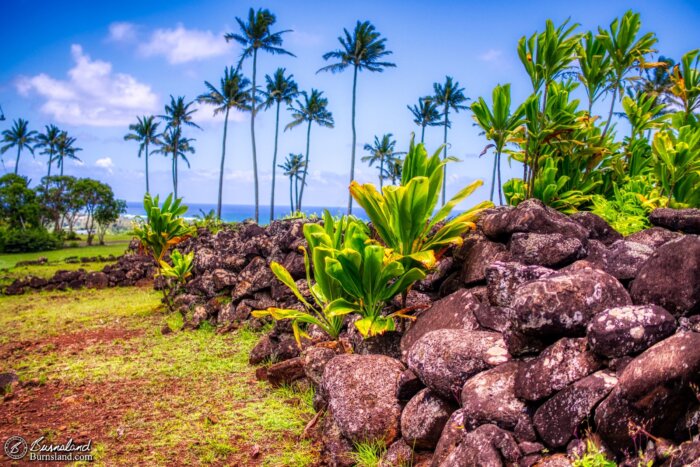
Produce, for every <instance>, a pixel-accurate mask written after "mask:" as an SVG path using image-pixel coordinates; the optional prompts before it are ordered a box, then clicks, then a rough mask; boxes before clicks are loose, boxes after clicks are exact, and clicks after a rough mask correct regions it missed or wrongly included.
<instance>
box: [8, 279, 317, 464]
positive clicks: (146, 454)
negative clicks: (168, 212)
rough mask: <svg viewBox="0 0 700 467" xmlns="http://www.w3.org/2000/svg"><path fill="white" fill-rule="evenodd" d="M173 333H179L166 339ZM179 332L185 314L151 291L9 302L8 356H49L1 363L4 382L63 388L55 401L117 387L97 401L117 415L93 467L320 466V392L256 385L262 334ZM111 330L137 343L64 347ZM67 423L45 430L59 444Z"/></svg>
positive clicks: (44, 296)
mask: <svg viewBox="0 0 700 467" xmlns="http://www.w3.org/2000/svg"><path fill="white" fill-rule="evenodd" d="M166 324H167V326H168V327H170V328H171V329H173V330H175V331H174V332H172V333H170V334H166V335H163V334H162V333H161V328H162V327H163V326H164V325H166ZM181 325H182V318H181V317H180V316H179V315H176V314H173V315H166V314H164V312H163V311H162V308H161V306H160V297H159V294H158V293H156V292H154V291H152V290H150V289H145V288H134V287H129V288H122V289H104V290H80V291H69V292H55V293H35V294H28V295H24V296H20V297H2V298H0V346H1V345H3V344H6V343H10V342H13V343H14V342H17V341H37V340H38V341H39V343H40V344H41V345H36V346H33V347H29V348H27V349H25V350H23V351H22V352H21V353H17V352H15V353H12V354H10V356H9V358H0V372H2V371H6V370H10V369H11V370H12V371H15V372H17V374H18V376H19V377H20V380H21V381H29V380H32V381H37V382H39V384H43V385H46V386H45V387H47V388H52V387H54V386H53V385H54V384H58V387H59V388H61V393H60V394H57V395H56V398H57V400H59V399H61V398H62V397H70V396H71V395H72V394H74V393H76V394H79V393H80V390H81V389H79V388H83V389H82V390H84V388H85V387H86V386H87V387H90V388H92V387H94V388H110V390H109V391H107V393H106V394H102V395H96V396H94V397H98V398H101V399H99V403H100V407H114V408H115V415H114V416H113V417H112V418H110V420H111V421H110V422H109V423H110V425H109V427H108V429H107V430H106V434H105V435H104V436H103V437H101V438H99V439H94V440H93V442H94V444H95V445H96V446H98V447H99V450H98V457H97V465H133V464H134V462H137V463H139V464H141V465H169V464H171V463H172V462H173V460H174V459H177V463H181V464H194V465H203V464H204V465H206V464H219V465H221V464H232V463H237V464H238V465H250V464H256V465H257V464H258V463H260V464H262V465H266V466H304V465H312V464H314V462H316V461H317V451H316V449H315V448H314V446H312V445H311V444H310V442H308V441H306V440H302V439H300V434H301V433H302V432H303V429H304V426H305V424H306V423H307V422H308V420H310V419H311V417H312V416H313V409H312V403H311V401H312V398H313V392H312V390H311V389H310V388H309V387H308V386H307V385H293V386H286V387H282V388H279V389H273V388H271V387H270V386H269V385H268V384H266V383H261V382H258V381H257V380H256V379H255V374H254V373H255V368H253V367H251V366H249V365H248V363H247V360H248V353H249V351H250V350H251V349H252V347H253V346H254V345H255V343H256V342H257V340H258V339H259V337H260V334H259V333H256V332H253V331H251V330H248V329H241V330H238V331H237V332H236V333H234V334H223V335H222V334H217V333H216V332H215V331H214V329H213V328H212V327H205V328H203V329H200V330H197V331H179V329H180V327H181ZM107 329H122V330H125V331H129V333H130V334H129V335H128V336H127V337H124V338H118V339H113V340H97V341H96V342H92V343H87V344H85V345H84V346H82V347H79V348H77V349H76V348H75V347H72V348H71V347H69V346H65V345H63V344H61V343H60V342H61V341H60V339H64V338H65V337H66V335H70V334H71V333H82V334H83V335H84V334H85V333H86V332H92V333H99V332H100V331H103V330H107ZM56 339H59V340H56ZM42 343H43V344H42ZM22 391H25V389H23V388H20V389H19V390H18V392H19V394H18V395H17V397H23V395H22ZM96 391H97V390H96ZM97 393H98V394H99V391H97ZM103 399H104V400H103ZM113 399H114V400H113ZM124 400H126V401H128V406H127V407H125V406H124V405H125V403H124ZM61 423H62V424H63V425H64V426H62V427H61V426H59V427H57V426H45V427H44V426H42V427H41V428H42V430H44V431H46V432H50V433H52V434H53V435H54V436H55V437H56V438H57V439H59V440H60V439H63V438H64V437H67V436H69V435H70V433H69V432H70V429H71V426H72V425H71V423H72V422H71V420H64V421H62V422H61ZM73 423H75V422H73ZM254 453H258V454H257V455H254Z"/></svg>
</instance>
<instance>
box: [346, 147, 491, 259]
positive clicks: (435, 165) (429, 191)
mask: <svg viewBox="0 0 700 467" xmlns="http://www.w3.org/2000/svg"><path fill="white" fill-rule="evenodd" d="M441 151H442V147H440V148H439V149H438V150H437V151H436V152H435V153H434V154H433V155H432V156H430V157H428V153H427V151H426V150H425V146H423V144H422V143H420V144H418V145H416V144H415V143H414V138H413V137H412V138H411V144H410V148H409V150H408V154H407V155H406V158H405V159H404V161H403V169H402V175H401V185H399V186H385V187H384V188H383V190H382V193H379V192H378V191H377V190H376V188H375V187H374V185H372V184H371V183H368V184H364V185H360V184H359V183H357V182H356V181H353V182H352V183H351V184H350V193H351V194H352V196H353V197H354V198H355V200H357V203H358V204H359V205H360V206H361V207H362V208H363V209H364V210H365V212H366V213H367V217H369V219H370V221H371V222H372V226H373V227H374V229H376V231H377V234H378V235H379V237H380V238H381V240H382V242H383V243H384V245H385V246H386V247H388V248H389V249H390V250H391V253H392V254H393V255H394V256H395V257H396V258H398V259H401V260H402V261H403V262H404V264H405V265H409V264H410V263H411V262H414V261H415V262H417V263H418V264H420V265H422V266H423V267H424V268H426V269H429V268H432V267H433V266H434V265H435V263H436V259H437V256H439V254H440V253H439V252H440V251H441V250H442V249H445V248H447V247H449V246H451V245H459V244H461V243H462V234H464V233H465V232H466V231H467V230H469V229H470V228H474V223H473V222H474V220H475V219H476V217H477V216H478V214H479V213H480V212H481V211H483V210H484V209H486V208H489V207H491V206H493V203H491V202H488V201H485V202H482V203H479V204H478V205H476V206H474V207H472V208H471V209H468V210H467V211H465V212H463V213H461V214H459V215H458V216H456V217H455V218H453V219H451V220H447V217H448V216H449V215H450V213H451V212H452V210H453V209H454V207H455V206H456V205H457V204H458V203H459V202H461V201H462V200H464V199H466V198H467V197H468V196H469V195H470V194H471V193H472V192H473V191H474V190H476V189H477V188H478V187H479V186H481V185H482V184H483V182H481V180H477V181H475V182H474V183H472V184H470V185H468V186H467V187H465V188H463V189H462V190H460V191H459V192H458V193H457V194H456V195H455V196H454V197H452V199H450V200H449V202H447V203H446V204H445V205H443V207H442V209H440V210H439V211H438V212H437V213H434V210H435V207H436V206H437V203H438V200H439V196H440V188H441V187H442V184H443V181H444V176H445V175H444V171H443V166H444V165H445V164H447V163H449V162H452V161H455V160H456V159H454V158H452V157H448V158H447V159H442V160H441V159H440V152H441ZM443 221H444V223H443ZM436 252H438V253H437V254H436Z"/></svg>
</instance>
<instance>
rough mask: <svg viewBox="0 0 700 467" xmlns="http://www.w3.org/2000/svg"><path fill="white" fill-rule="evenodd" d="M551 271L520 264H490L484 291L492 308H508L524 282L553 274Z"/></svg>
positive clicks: (486, 271) (486, 272)
mask: <svg viewBox="0 0 700 467" xmlns="http://www.w3.org/2000/svg"><path fill="white" fill-rule="evenodd" d="M554 272H555V271H553V270H552V269H547V268H543V267H541V266H526V265H524V264H521V263H515V262H509V263H504V262H501V261H498V262H495V263H492V264H490V265H489V266H488V267H487V268H486V270H485V274H486V290H487V293H488V298H489V301H490V302H491V304H492V305H494V306H502V307H508V306H510V304H511V302H512V300H513V296H514V295H515V290H516V289H517V288H518V287H520V286H521V285H522V284H524V283H525V282H528V281H531V280H535V279H540V278H542V277H547V276H549V275H552V274H554Z"/></svg>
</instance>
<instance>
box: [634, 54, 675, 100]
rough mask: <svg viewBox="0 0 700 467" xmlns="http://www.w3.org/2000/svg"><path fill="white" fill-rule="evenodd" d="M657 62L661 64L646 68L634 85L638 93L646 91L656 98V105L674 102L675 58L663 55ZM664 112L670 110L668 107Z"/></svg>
mask: <svg viewBox="0 0 700 467" xmlns="http://www.w3.org/2000/svg"><path fill="white" fill-rule="evenodd" d="M656 63H657V64H658V65H659V66H655V67H653V68H644V70H643V71H644V73H643V75H642V76H641V79H638V80H635V81H633V82H632V87H633V88H634V90H635V91H636V92H637V93H645V94H646V95H648V96H651V97H653V98H654V106H657V105H660V104H666V105H667V104H669V103H670V102H672V100H673V99H672V98H673V93H672V91H671V88H672V87H673V82H672V81H671V71H672V70H673V68H674V66H675V62H674V61H673V59H670V58H668V57H664V56H663V55H661V56H660V57H659V58H658V59H657V61H656ZM664 112H668V109H666V110H665V111H664Z"/></svg>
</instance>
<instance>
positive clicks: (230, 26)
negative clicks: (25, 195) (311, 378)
mask: <svg viewBox="0 0 700 467" xmlns="http://www.w3.org/2000/svg"><path fill="white" fill-rule="evenodd" d="M251 6H252V7H255V8H258V7H264V8H269V9H270V10H271V11H273V12H274V13H275V14H276V15H277V20H278V22H277V25H276V26H275V28H274V29H275V30H280V29H293V31H294V32H292V33H289V34H287V35H286V36H285V43H284V46H285V47H286V48H287V49H288V50H290V51H291V52H293V53H294V54H296V55H297V57H296V58H292V57H277V56H270V55H262V56H261V57H260V59H259V68H258V76H260V77H262V76H264V75H265V74H267V73H272V72H273V71H274V70H275V69H276V68H277V67H285V68H286V69H287V70H288V71H289V72H291V73H293V74H294V77H295V79H296V81H297V82H298V83H299V86H300V88H301V89H304V90H310V89H311V88H312V87H313V88H318V89H320V90H322V91H323V92H324V93H325V95H326V96H327V97H328V99H329V110H330V111H331V112H332V113H333V116H334V118H335V122H336V126H335V129H325V128H320V127H314V128H313V129H312V134H311V138H312V139H311V157H310V158H311V162H310V167H309V171H310V172H309V173H310V175H309V177H310V184H309V186H308V187H307V189H306V191H305V204H306V205H317V206H319V205H326V206H341V205H343V204H344V203H345V201H346V198H347V190H346V188H347V183H348V173H349V165H350V163H349V155H350V146H351V131H350V103H351V86H352V73H351V72H345V73H341V74H337V75H332V74H329V73H321V74H316V70H318V69H319V68H320V67H322V66H323V65H324V61H323V60H322V58H321V55H322V54H323V53H324V52H326V51H329V50H332V49H336V48H337V47H338V42H337V37H338V35H339V34H340V33H341V32H342V29H343V27H346V28H348V29H351V28H352V27H353V26H354V24H355V22H356V20H358V19H360V20H365V19H368V20H370V21H372V22H373V23H374V24H375V25H376V27H377V29H378V31H380V32H381V33H382V34H383V35H384V36H385V37H386V38H387V46H388V48H389V49H390V50H392V51H393V52H394V54H393V55H392V56H391V57H390V60H391V61H393V62H395V63H396V64H397V68H395V69H389V70H387V71H386V72H384V73H368V72H365V73H362V74H361V75H360V77H359V81H358V106H357V123H358V124H357V130H358V167H357V169H356V178H357V179H358V180H360V181H373V182H376V169H374V168H369V167H367V166H366V165H364V164H362V163H359V157H360V156H362V155H363V151H362V146H363V145H364V143H366V142H371V141H372V139H373V138H374V135H381V134H383V133H387V132H391V133H393V134H394V136H395V137H396V139H397V140H398V142H399V144H398V146H399V148H401V149H402V150H403V149H405V148H406V147H407V146H408V140H409V137H410V133H411V132H412V131H417V128H416V127H415V126H414V125H413V123H412V118H411V115H410V113H409V111H408V110H407V109H406V105H408V104H413V103H415V102H416V100H417V98H418V97H420V96H422V95H425V94H428V93H430V92H431V91H432V84H433V82H435V81H442V80H444V77H445V75H448V74H449V75H451V76H453V77H454V78H455V79H456V80H458V81H459V82H460V84H461V85H462V86H463V87H464V88H465V92H466V94H467V95H468V96H469V97H471V98H472V99H474V98H476V97H478V96H489V99H488V100H490V93H491V90H492V89H493V87H494V86H495V85H496V84H498V83H512V88H513V94H514V102H515V103H519V102H520V101H522V100H523V99H524V98H525V97H526V96H527V95H528V93H529V92H530V85H529V81H528V79H527V76H526V75H525V72H524V71H523V70H522V67H521V65H520V63H519V61H518V58H517V54H516V45H517V41H518V39H519V38H520V37H521V36H523V35H530V34H531V33H533V32H534V31H537V30H541V29H542V27H543V25H544V21H545V20H546V19H547V18H552V19H553V20H555V22H560V21H562V20H564V19H566V18H567V17H571V18H572V20H573V21H575V22H578V23H580V24H581V27H580V30H582V31H585V30H589V29H593V28H596V27H597V26H598V25H602V26H606V27H607V25H608V24H609V23H610V21H611V20H612V19H613V18H615V17H616V16H620V15H622V14H623V13H624V12H625V11H626V10H627V9H629V8H632V9H634V10H635V11H638V12H640V13H641V15H642V22H643V29H644V31H654V32H656V33H657V36H658V38H659V42H658V44H657V49H658V50H659V52H660V53H661V54H663V55H666V56H670V57H674V58H676V59H677V58H678V57H680V55H682V54H683V53H684V52H686V51H688V50H690V49H693V48H697V47H698V46H700V33H698V32H697V25H698V24H700V3H698V2H697V1H693V0H690V1H680V0H678V1H673V0H669V1H664V2H659V1H658V0H657V1H617V0H607V1H591V0H589V1H586V2H563V1H528V2H522V1H517V2H516V1H496V2H481V1H480V2H474V1H459V2H458V1H439V2H430V3H429V2H418V1H408V0H406V1H353V2H332V1H304V2H289V1H268V2H239V1H230V0H229V1H218V0H212V1H197V2H185V1H178V0H169V1H167V2H166V1H160V0H157V1H156V0H149V1H143V0H141V1H131V0H123V1H119V2H116V1H104V2H87V1H65V2H30V1H23V0H19V1H17V0H15V1H12V2H10V1H7V0H6V1H3V6H2V10H3V14H2V15H1V16H0V43H2V44H4V46H3V49H4V50H3V54H2V58H3V66H2V68H0V105H2V108H3V110H4V112H5V115H6V117H7V120H6V121H4V122H0V130H2V129H5V128H8V127H9V126H10V125H11V121H12V120H13V119H14V118H18V117H22V118H26V119H28V120H29V121H30V126H31V127H32V128H34V129H41V128H43V126H44V125H46V124H49V123H55V124H56V125H58V126H59V127H61V128H63V129H66V130H67V131H68V132H69V133H71V134H73V135H74V136H76V137H77V138H78V146H80V147H82V148H83V149H84V150H83V151H82V152H81V153H79V156H80V157H81V159H82V164H72V163H67V165H66V173H67V174H71V175H76V176H90V177H93V178H97V179H100V180H103V181H105V182H107V183H109V184H111V185H112V186H113V187H114V189H115V192H116V194H117V195H118V196H119V197H121V198H124V199H127V200H129V201H134V200H139V199H140V198H141V196H142V194H143V191H144V184H145V182H144V177H143V159H138V158H137V145H136V143H134V142H125V141H123V135H124V134H125V133H126V131H127V127H128V124H129V123H130V122H131V121H132V120H134V119H135V116H136V115H137V114H138V115H140V114H143V113H153V114H159V113H162V108H163V105H164V104H165V102H166V100H167V99H168V95H169V94H173V95H176V96H177V95H185V96H186V97H188V98H190V99H193V98H195V97H196V96H197V95H198V94H200V93H202V92H203V91H204V87H203V82H204V81H205V80H207V81H211V82H218V79H219V77H220V75H221V73H222V71H223V69H224V67H225V66H227V65H231V64H234V63H236V61H237V58H238V56H239V54H240V48H239V47H238V46H237V45H234V44H226V42H225V41H224V39H223V34H224V33H226V32H230V31H237V27H236V22H235V17H236V16H245V15H246V14H247V11H248V8H250V7H251ZM244 72H245V73H246V74H248V75H249V74H250V72H251V70H250V64H246V65H245V66H244ZM261 81H262V80H261ZM599 105H600V106H601V109H602V107H603V106H607V105H608V104H607V103H606V102H602V103H600V104H599ZM281 119H282V124H283V125H284V124H286V123H287V122H288V121H289V114H288V113H287V112H286V111H283V112H282V117H281ZM195 121H196V122H197V123H199V124H200V125H201V126H202V128H203V131H199V130H196V129H193V130H190V131H189V133H188V135H189V136H190V137H193V138H196V140H197V141H196V143H195V147H196V149H197V153H196V154H195V155H193V156H192V157H191V163H192V168H191V169H186V168H184V169H183V170H182V172H181V175H180V187H179V191H180V193H181V194H182V195H184V197H185V198H186V200H188V201H190V202H199V203H206V202H215V200H216V187H217V182H216V181H217V177H218V175H217V173H218V172H217V171H218V164H219V158H220V154H221V149H220V148H221V134H222V129H223V124H222V121H221V119H219V118H216V119H215V118H213V117H212V112H211V109H210V108H207V107H203V108H201V110H199V111H198V112H197V114H195ZM472 123H473V121H472V119H471V115H470V114H469V113H468V112H464V113H462V114H459V115H457V116H455V117H453V124H452V129H451V130H450V133H449V141H450V143H451V147H450V153H451V154H453V155H455V156H457V157H459V158H460V159H461V160H462V162H460V163H458V164H452V165H451V166H450V167H449V178H448V192H454V191H456V190H457V189H459V188H460V187H462V186H464V185H465V184H466V183H468V182H470V181H472V180H473V179H475V178H482V179H485V180H486V179H488V177H489V176H490V159H489V158H487V157H483V158H481V159H479V158H478V157H477V155H478V154H479V153H480V152H481V150H482V148H483V147H484V146H485V144H486V142H485V141H484V139H483V137H482V136H480V135H479V131H478V129H477V128H476V127H474V126H473V124H472ZM620 128H621V129H622V127H620ZM256 131H257V147H258V155H259V166H260V176H261V199H262V200H268V199H269V194H270V180H271V170H272V167H271V165H272V147H273V138H274V113H273V112H272V111H270V112H265V113H261V114H259V115H258V119H257V120H256ZM426 142H427V145H428V149H429V150H430V149H431V148H433V149H434V148H437V146H438V145H439V144H440V143H441V142H442V129H441V128H439V127H436V128H432V129H431V128H429V129H428V130H427V133H426ZM304 147H305V131H304V130H303V129H302V128H297V129H295V130H292V131H287V132H284V133H282V134H281V135H280V153H279V156H278V157H279V159H283V158H284V157H285V156H286V155H287V154H288V153H290V152H297V153H299V152H303V151H304ZM228 148H229V149H228V152H227V164H226V176H225V186H224V202H225V203H230V204H251V203H252V202H253V189H252V186H253V184H252V163H251V150H250V129H249V120H248V116H247V115H242V114H241V115H233V116H232V122H231V123H230V125H229V140H228ZM4 160H5V164H6V166H7V169H8V170H11V168H12V165H13V157H11V156H10V154H6V155H5V157H4ZM0 170H1V169H0ZM45 171H46V164H45V158H44V156H40V155H37V156H36V158H35V159H33V160H32V158H31V156H30V155H25V158H24V159H23V161H22V162H20V172H21V173H23V174H26V175H29V176H30V177H31V178H32V180H33V181H34V183H36V182H38V181H39V179H40V177H41V176H42V175H44V174H45ZM518 172H519V170H517V169H516V168H515V167H513V168H511V169H507V168H506V170H505V178H506V179H507V178H509V177H510V176H515V175H517V173H518ZM151 184H152V189H151V191H153V192H160V193H167V192H169V191H171V189H172V187H171V179H170V165H169V163H168V161H167V159H165V158H164V157H163V156H158V155H156V156H153V157H152V158H151ZM287 194H288V185H287V180H286V179H285V178H284V177H282V176H281V174H279V173H278V185H277V200H278V203H277V204H280V205H285V204H286V203H287ZM487 195H488V193H487V188H486V187H484V188H482V189H481V190H480V191H479V192H478V193H477V194H476V195H475V196H474V198H473V199H472V200H471V202H473V201H474V199H476V198H478V199H483V198H485V197H486V196H487Z"/></svg>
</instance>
